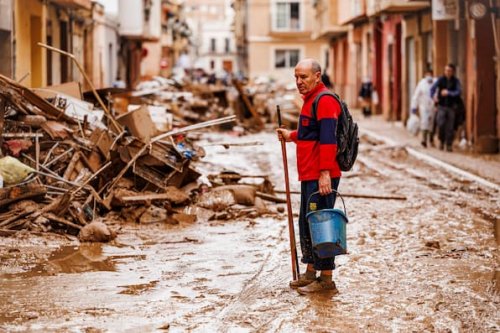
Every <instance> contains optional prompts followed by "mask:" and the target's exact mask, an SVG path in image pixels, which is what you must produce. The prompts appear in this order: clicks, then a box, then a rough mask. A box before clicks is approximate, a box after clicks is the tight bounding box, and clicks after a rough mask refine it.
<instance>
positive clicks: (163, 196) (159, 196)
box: [115, 186, 189, 205]
mask: <svg viewBox="0 0 500 333" xmlns="http://www.w3.org/2000/svg"><path fill="white" fill-rule="evenodd" d="M115 198H116V199H118V200H119V201H121V202H123V203H124V204H129V205H137V204H144V203H147V202H152V201H159V200H161V201H169V202H172V203H174V204H182V203H185V202H186V201H188V200H189V196H188V195H187V194H186V193H184V192H183V191H181V190H179V189H177V188H176V187H173V186H170V187H167V192H166V193H151V194H142V195H141V194H139V195H129V196H124V197H119V196H115Z"/></svg>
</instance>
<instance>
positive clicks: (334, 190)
mask: <svg viewBox="0 0 500 333" xmlns="http://www.w3.org/2000/svg"><path fill="white" fill-rule="evenodd" d="M333 192H335V193H337V194H338V195H339V197H340V199H341V200H342V205H343V206H344V214H345V216H347V209H346V208H345V202H344V198H343V197H342V194H340V192H339V191H337V190H336V189H333V188H332V192H331V193H330V194H333ZM315 194H319V191H316V192H313V193H311V195H310V196H309V199H307V207H309V202H310V201H311V198H312V196H313V195H315ZM330 194H329V195H330ZM334 206H335V203H332V208H334Z"/></svg>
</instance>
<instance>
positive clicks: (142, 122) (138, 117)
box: [116, 105, 158, 143]
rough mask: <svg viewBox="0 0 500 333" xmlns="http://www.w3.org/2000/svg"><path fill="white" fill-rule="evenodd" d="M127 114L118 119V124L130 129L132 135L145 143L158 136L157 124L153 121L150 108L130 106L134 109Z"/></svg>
mask: <svg viewBox="0 0 500 333" xmlns="http://www.w3.org/2000/svg"><path fill="white" fill-rule="evenodd" d="M134 107H135V109H132V111H129V112H127V113H126V114H123V115H120V116H118V117H117V118H116V120H117V121H118V123H120V124H121V125H122V126H125V127H127V128H128V130H129V131H130V133H131V134H132V135H133V136H135V137H136V138H138V139H139V140H141V141H143V142H146V143H147V142H149V140H150V139H151V138H152V137H154V136H156V135H157V134H158V131H157V129H156V126H155V124H154V123H153V120H152V119H151V114H150V113H149V110H148V107H147V106H146V105H141V106H139V107H137V106H134V105H129V108H134Z"/></svg>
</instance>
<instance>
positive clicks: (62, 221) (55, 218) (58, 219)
mask: <svg viewBox="0 0 500 333" xmlns="http://www.w3.org/2000/svg"><path fill="white" fill-rule="evenodd" d="M43 216H45V217H46V218H48V219H49V220H51V221H53V222H57V223H60V224H63V225H66V226H68V227H71V228H74V229H78V230H80V229H82V226H80V225H78V224H75V223H73V222H70V221H68V220H66V219H64V218H62V217H59V216H56V215H54V214H52V213H45V214H44V215H43Z"/></svg>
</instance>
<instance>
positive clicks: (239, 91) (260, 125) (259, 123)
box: [233, 79, 264, 128]
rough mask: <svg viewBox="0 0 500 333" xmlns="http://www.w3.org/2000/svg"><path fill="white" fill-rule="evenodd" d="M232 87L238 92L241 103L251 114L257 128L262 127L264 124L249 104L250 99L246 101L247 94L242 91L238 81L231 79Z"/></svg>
mask: <svg viewBox="0 0 500 333" xmlns="http://www.w3.org/2000/svg"><path fill="white" fill-rule="evenodd" d="M233 85H234V87H235V88H236V90H238V93H239V94H240V96H241V98H242V99H243V102H244V103H245V105H246V107H247V108H248V111H250V113H251V114H252V116H253V118H254V119H255V121H256V123H257V126H258V127H259V128H262V127H264V123H263V122H262V119H261V118H260V115H259V114H258V113H257V111H255V108H254V107H253V105H252V103H250V99H248V96H247V94H246V93H245V92H244V91H243V86H242V85H241V83H240V81H238V80H237V79H233Z"/></svg>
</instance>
